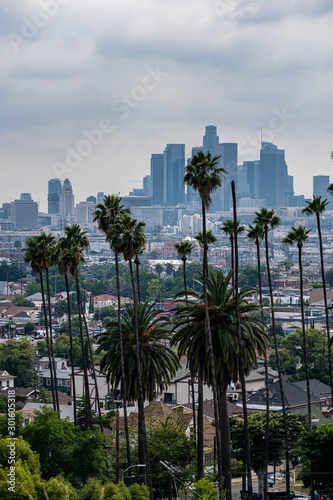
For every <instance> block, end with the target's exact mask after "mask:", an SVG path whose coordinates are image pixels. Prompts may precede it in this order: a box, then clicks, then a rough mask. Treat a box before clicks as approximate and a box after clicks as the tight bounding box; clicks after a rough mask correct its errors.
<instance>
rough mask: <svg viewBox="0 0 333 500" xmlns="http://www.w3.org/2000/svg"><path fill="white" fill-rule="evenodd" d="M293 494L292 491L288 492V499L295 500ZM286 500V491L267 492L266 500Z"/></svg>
mask: <svg viewBox="0 0 333 500" xmlns="http://www.w3.org/2000/svg"><path fill="white" fill-rule="evenodd" d="M295 496H296V495H295V493H294V492H293V491H290V497H289V498H292V499H293V500H294V498H295ZM286 498H287V492H286V490H277V491H268V492H267V499H268V500H286Z"/></svg>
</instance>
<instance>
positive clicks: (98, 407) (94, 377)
mask: <svg viewBox="0 0 333 500" xmlns="http://www.w3.org/2000/svg"><path fill="white" fill-rule="evenodd" d="M82 317H83V322H84V326H85V330H86V336H87V344H88V349H89V356H90V360H91V371H92V377H93V379H94V384H95V395H96V404H97V411H98V417H99V426H100V429H101V432H104V427H103V420H102V412H101V405H100V400H99V390H98V380H97V375H96V370H95V362H94V357H93V351H92V347H91V342H90V337H89V329H88V325H87V321H86V315H85V313H84V308H83V306H82Z"/></svg>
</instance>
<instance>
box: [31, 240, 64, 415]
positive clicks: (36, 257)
mask: <svg viewBox="0 0 333 500" xmlns="http://www.w3.org/2000/svg"><path fill="white" fill-rule="evenodd" d="M45 237H46V238H47V235H46V234H45V233H42V234H40V235H38V236H33V237H32V238H29V239H28V240H27V241H26V247H25V248H23V251H24V252H25V255H24V262H26V263H27V264H30V266H31V269H32V270H33V272H34V273H35V274H36V275H37V274H38V275H39V278H40V284H41V290H42V301H43V310H44V321H45V332H46V345H47V351H48V358H49V366H50V379H51V389H52V401H53V409H54V410H55V411H58V408H59V405H58V404H57V403H58V400H57V396H58V392H57V374H56V366H55V360H54V352H53V342H52V328H51V329H50V333H49V322H48V315H47V307H46V301H45V293H44V281H43V270H44V269H45V266H46V265H48V259H49V257H48V255H47V254H48V252H49V251H50V247H49V246H45V243H46V241H48V243H50V244H51V242H53V240H50V239H47V240H45Z"/></svg>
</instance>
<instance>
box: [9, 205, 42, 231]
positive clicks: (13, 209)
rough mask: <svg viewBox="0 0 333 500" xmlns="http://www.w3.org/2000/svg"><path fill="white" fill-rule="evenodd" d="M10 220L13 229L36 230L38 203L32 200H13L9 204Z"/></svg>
mask: <svg viewBox="0 0 333 500" xmlns="http://www.w3.org/2000/svg"><path fill="white" fill-rule="evenodd" d="M10 220H11V221H12V222H13V223H14V224H15V229H37V228H38V203H36V202H35V201H32V200H15V201H13V202H12V203H11V204H10Z"/></svg>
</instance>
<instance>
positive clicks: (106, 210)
mask: <svg viewBox="0 0 333 500" xmlns="http://www.w3.org/2000/svg"><path fill="white" fill-rule="evenodd" d="M130 214H131V211H130V210H129V209H128V208H125V207H124V206H123V205H122V204H121V198H119V197H117V196H114V195H112V196H105V197H104V200H103V203H100V204H98V205H97V206H96V210H95V212H94V221H96V222H97V224H98V228H99V229H100V230H101V231H103V233H104V234H105V235H106V238H107V240H108V242H109V244H110V248H111V250H113V252H114V256H115V275H116V288H117V299H118V300H117V319H118V335H119V350H120V369H121V385H120V390H121V398H122V404H123V411H124V425H125V439H126V454H127V463H128V465H129V466H130V465H131V449H130V439H129V429H128V419H127V401H126V378H125V368H124V351H123V340H122V330H121V304H120V267H119V251H118V247H117V244H115V245H114V241H115V239H116V238H117V237H116V235H115V234H114V232H113V237H114V239H112V238H110V232H111V231H112V230H113V228H114V226H115V225H116V223H117V222H119V220H120V219H121V218H122V217H123V216H124V215H130ZM137 250H138V249H137Z"/></svg>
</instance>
